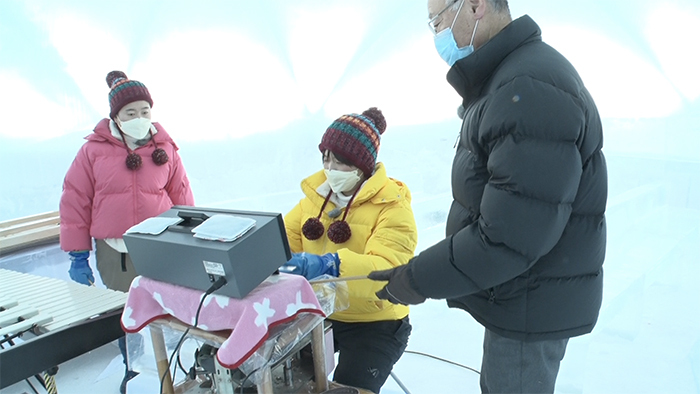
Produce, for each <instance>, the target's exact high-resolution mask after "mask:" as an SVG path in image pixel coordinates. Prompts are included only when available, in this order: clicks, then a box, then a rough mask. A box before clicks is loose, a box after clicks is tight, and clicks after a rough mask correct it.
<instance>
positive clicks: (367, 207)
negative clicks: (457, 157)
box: [281, 108, 418, 393]
mask: <svg viewBox="0 0 700 394" xmlns="http://www.w3.org/2000/svg"><path fill="white" fill-rule="evenodd" d="M385 129H386V121H385V119H384V116H383V114H382V113H381V111H379V110H378V109H377V108H370V109H368V110H367V111H365V112H363V113H362V114H349V115H343V116H341V117H340V118H338V119H336V120H335V121H334V122H333V123H332V124H331V125H330V126H329V127H328V129H327V130H326V132H325V133H324V135H323V138H322V140H321V143H320V144H319V150H320V151H321V154H322V158H323V168H324V169H323V170H322V171H318V172H317V173H315V174H313V175H311V176H309V177H308V178H306V179H304V180H303V181H302V182H301V188H302V191H303V192H304V194H305V197H304V198H303V199H302V200H301V201H300V202H299V204H297V205H296V206H295V207H294V208H293V209H292V210H291V211H290V212H289V213H288V214H287V215H286V216H285V218H284V221H285V227H286V230H287V237H288V239H289V245H290V247H291V249H292V252H293V257H292V259H291V260H290V261H289V262H288V263H287V264H285V265H284V266H283V267H282V268H281V270H282V271H286V272H291V273H296V274H300V275H304V276H305V277H306V278H307V279H312V278H314V277H316V276H319V275H322V274H330V275H333V276H340V277H344V276H356V275H367V274H369V273H370V272H371V271H376V270H384V269H389V268H392V267H397V266H400V265H403V264H406V263H407V262H408V260H409V259H410V258H411V257H413V255H414V251H415V248H416V244H417V238H418V235H417V229H416V222H415V219H414V217H413V211H412V209H411V193H410V191H409V190H408V187H406V185H404V184H403V183H401V182H400V181H397V180H395V179H392V178H389V177H388V176H387V175H386V171H385V169H384V165H383V164H382V163H377V162H376V160H377V152H378V151H379V143H380V136H381V134H382V133H383V132H384V130H385ZM347 284H348V289H349V295H350V304H349V308H348V309H346V310H343V311H339V312H336V313H334V314H332V315H331V316H330V317H329V320H330V321H331V322H332V323H333V337H334V345H335V351H337V352H339V355H338V365H337V367H336V369H335V373H334V375H333V380H335V381H336V382H338V383H341V384H345V385H349V386H353V387H360V388H363V389H366V390H371V391H372V392H375V393H378V392H379V390H380V388H381V387H382V385H383V384H384V382H385V381H386V379H387V378H388V376H389V374H390V373H391V369H392V368H393V366H394V364H395V363H396V362H397V361H398V360H399V358H400V357H401V355H402V354H403V352H404V350H405V349H406V345H407V344H408V337H409V334H410V332H411V325H410V323H409V321H408V307H407V306H404V305H395V304H392V303H390V302H388V301H385V300H380V299H378V298H377V296H376V295H375V293H376V292H377V291H379V290H381V288H382V287H383V286H384V284H385V283H384V282H375V281H372V280H355V281H349V282H347Z"/></svg>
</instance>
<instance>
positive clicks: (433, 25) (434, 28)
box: [428, 0, 459, 34]
mask: <svg viewBox="0 0 700 394" xmlns="http://www.w3.org/2000/svg"><path fill="white" fill-rule="evenodd" d="M458 1H459V0H454V1H453V2H451V3H450V4H448V5H447V6H445V8H443V9H442V10H440V12H438V13H437V14H435V16H434V17H432V18H430V20H428V28H429V29H430V31H432V32H433V34H438V31H437V25H438V24H439V23H436V22H438V19H439V18H440V16H441V15H442V14H444V13H445V11H447V10H448V9H450V8H451V7H452V6H453V5H455V4H457V2H458ZM440 22H442V21H440Z"/></svg>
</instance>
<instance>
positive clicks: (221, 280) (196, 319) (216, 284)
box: [159, 276, 226, 394]
mask: <svg viewBox="0 0 700 394" xmlns="http://www.w3.org/2000/svg"><path fill="white" fill-rule="evenodd" d="M225 284H226V278H225V277H223V276H220V277H219V279H217V280H216V281H215V282H214V283H213V284H212V285H211V287H209V288H208V289H207V291H206V292H204V296H202V299H201V300H200V301H199V306H197V312H196V313H195V315H194V325H193V326H192V328H197V324H198V322H199V312H200V311H201V310H202V305H204V300H205V299H206V298H207V297H208V296H209V294H211V293H213V292H215V291H217V290H219V289H220V288H221V287H222V286H224V285H225ZM189 332H190V327H187V329H186V330H185V332H184V333H182V336H181V337H180V340H179V341H178V342H177V345H175V349H174V350H173V352H172V353H171V354H170V359H169V360H168V368H167V369H166V370H165V372H163V376H161V377H160V390H159V392H160V394H163V382H164V381H165V376H166V375H167V374H168V372H169V371H170V366H171V365H172V363H173V358H175V354H176V353H178V351H179V350H180V346H182V343H183V342H184V341H185V337H186V336H187V334H188V333H189ZM175 372H177V370H174V371H173V376H172V377H171V380H172V381H173V382H175Z"/></svg>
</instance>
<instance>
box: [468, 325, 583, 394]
mask: <svg viewBox="0 0 700 394" xmlns="http://www.w3.org/2000/svg"><path fill="white" fill-rule="evenodd" d="M568 342H569V340H568V338H567V339H558V340H549V341H535V342H525V341H518V340H515V339H508V338H504V337H502V336H500V335H497V334H495V333H493V332H492V331H489V330H488V329H486V330H485V332H484V357H483V360H482V361H481V381H480V383H481V392H482V393H485V394H486V393H553V392H554V383H555V382H556V380H557V373H558V372H559V363H560V362H561V360H562V359H563V358H564V353H565V352H566V345H567V343H568Z"/></svg>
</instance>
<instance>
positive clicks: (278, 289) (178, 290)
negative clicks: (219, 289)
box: [121, 273, 325, 369]
mask: <svg viewBox="0 0 700 394" xmlns="http://www.w3.org/2000/svg"><path fill="white" fill-rule="evenodd" d="M203 295H204V292H203V291H199V290H194V289H190V288H186V287H181V286H177V285H172V284H169V283H164V282H159V281H156V280H153V279H149V278H146V277H143V276H138V277H136V278H135V279H134V281H133V282H132V283H131V288H130V289H129V295H128V297H127V300H126V305H125V306H124V311H123V312H122V317H121V324H122V328H123V329H124V331H125V332H127V333H135V332H138V331H140V330H141V329H143V328H144V327H146V326H147V325H148V324H149V323H151V322H153V321H154V320H157V319H159V318H163V317H167V316H173V317H175V318H176V319H178V320H180V321H181V322H183V323H185V324H189V325H191V326H193V325H194V320H195V313H196V312H197V307H198V306H199V303H200V301H201V299H202V296H203ZM304 312H309V313H316V314H318V315H321V316H323V317H325V314H324V313H323V310H322V309H321V305H320V304H319V302H318V299H317V298H316V295H315V294H314V291H313V289H312V288H311V285H310V284H309V282H308V281H307V280H306V279H305V278H304V277H303V276H298V275H291V274H284V273H280V274H279V275H272V276H270V277H269V278H268V279H266V280H265V281H263V282H262V283H261V284H260V285H259V286H258V287H256V288H255V289H253V291H251V292H250V293H249V294H248V295H247V296H246V297H245V298H243V299H235V298H229V297H225V296H220V295H216V292H214V293H213V294H210V295H209V296H208V297H207V298H206V299H205V300H204V304H203V305H202V309H201V311H200V313H199V320H198V322H197V328H199V329H202V330H206V331H220V330H233V331H231V335H230V336H229V337H228V338H227V339H226V341H225V342H224V343H223V344H222V345H221V347H220V348H219V350H218V352H217V353H216V357H217V359H218V360H219V363H221V365H223V366H224V367H226V368H229V369H234V368H237V367H238V366H239V365H241V363H243V362H244V361H245V360H246V359H247V358H248V357H249V356H250V355H251V354H253V353H254V352H255V351H256V350H257V349H258V348H259V347H260V346H261V345H262V344H263V343H264V341H265V340H266V339H267V337H268V330H269V329H270V328H272V327H274V326H275V325H278V324H282V323H286V322H288V321H291V320H293V319H294V318H296V317H297V315H299V314H300V313H304Z"/></svg>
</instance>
